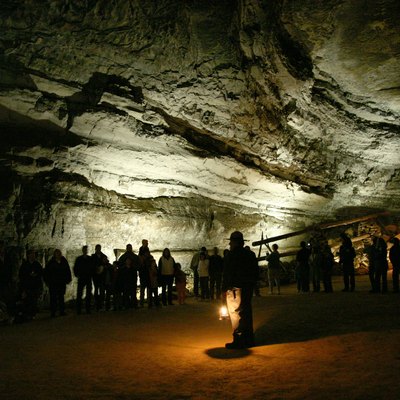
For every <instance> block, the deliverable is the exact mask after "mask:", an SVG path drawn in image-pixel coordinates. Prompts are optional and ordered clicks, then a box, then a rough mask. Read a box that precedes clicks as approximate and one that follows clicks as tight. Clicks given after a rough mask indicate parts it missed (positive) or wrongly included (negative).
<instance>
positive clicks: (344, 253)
mask: <svg viewBox="0 0 400 400" xmlns="http://www.w3.org/2000/svg"><path fill="white" fill-rule="evenodd" d="M355 258H356V252H355V250H354V247H353V246H351V245H349V244H346V245H345V244H342V245H341V246H340V249H339V260H340V264H342V265H344V266H352V265H353V263H354V259H355Z"/></svg>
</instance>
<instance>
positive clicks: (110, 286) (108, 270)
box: [104, 257, 115, 311]
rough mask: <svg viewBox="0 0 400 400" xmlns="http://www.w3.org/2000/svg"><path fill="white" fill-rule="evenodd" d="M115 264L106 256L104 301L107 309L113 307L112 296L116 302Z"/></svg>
mask: <svg viewBox="0 0 400 400" xmlns="http://www.w3.org/2000/svg"><path fill="white" fill-rule="evenodd" d="M114 283H115V281H114V266H113V265H112V264H111V263H110V262H109V261H108V258H107V257H106V264H105V268H104V303H105V308H106V311H109V310H110V309H111V297H112V298H113V302H114Z"/></svg>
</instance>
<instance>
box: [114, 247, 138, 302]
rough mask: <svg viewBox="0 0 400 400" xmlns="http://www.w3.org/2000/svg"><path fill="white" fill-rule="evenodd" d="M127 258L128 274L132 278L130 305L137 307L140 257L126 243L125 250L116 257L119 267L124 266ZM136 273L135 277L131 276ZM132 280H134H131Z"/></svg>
mask: <svg viewBox="0 0 400 400" xmlns="http://www.w3.org/2000/svg"><path fill="white" fill-rule="evenodd" d="M127 258H129V259H130V260H131V263H130V267H129V276H130V279H132V282H131V285H132V291H131V292H130V293H131V294H130V296H129V298H131V296H133V297H132V298H131V300H132V305H131V307H134V308H137V306H138V301H137V294H136V292H137V274H138V271H139V268H140V258H139V256H138V255H137V254H135V253H134V251H133V249H132V245H131V244H127V245H126V251H125V253H124V254H122V255H121V257H120V258H119V259H118V263H119V266H120V267H123V268H126V267H127V264H126V259H127ZM134 274H135V275H136V279H134V278H133V275H134ZM133 281H134V282H133Z"/></svg>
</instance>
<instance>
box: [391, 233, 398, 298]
mask: <svg viewBox="0 0 400 400" xmlns="http://www.w3.org/2000/svg"><path fill="white" fill-rule="evenodd" d="M392 243H393V246H392V247H391V248H390V250H389V260H390V262H391V263H392V267H393V273H392V279H393V292H395V293H399V271H400V241H399V239H398V238H397V237H395V238H393V239H392Z"/></svg>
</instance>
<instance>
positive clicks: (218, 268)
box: [209, 247, 224, 300]
mask: <svg viewBox="0 0 400 400" xmlns="http://www.w3.org/2000/svg"><path fill="white" fill-rule="evenodd" d="M223 269H224V261H223V259H222V257H221V256H220V255H219V254H218V248H217V247H214V250H213V255H212V256H211V257H210V265H209V273H210V298H211V300H214V298H215V299H216V300H219V299H221V284H222V271H223ZM214 295H215V297H214Z"/></svg>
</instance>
